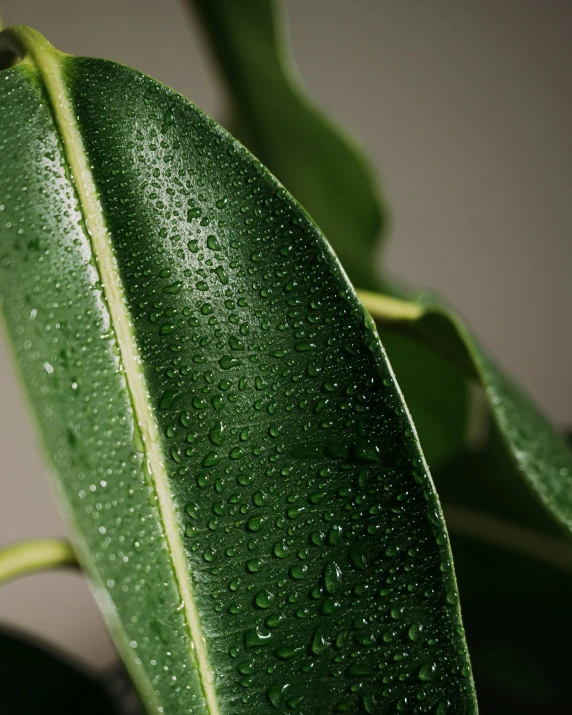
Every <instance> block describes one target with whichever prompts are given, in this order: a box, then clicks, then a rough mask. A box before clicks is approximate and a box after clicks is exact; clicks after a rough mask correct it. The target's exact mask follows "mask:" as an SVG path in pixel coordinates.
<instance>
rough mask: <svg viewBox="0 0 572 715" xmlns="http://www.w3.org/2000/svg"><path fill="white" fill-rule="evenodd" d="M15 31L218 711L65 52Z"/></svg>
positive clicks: (199, 662) (194, 658)
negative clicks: (65, 180)
mask: <svg viewBox="0 0 572 715" xmlns="http://www.w3.org/2000/svg"><path fill="white" fill-rule="evenodd" d="M18 36H19V38H20V39H21V40H22V41H23V44H24V47H25V49H26V51H27V53H28V54H29V55H30V57H31V58H32V60H33V63H34V66H35V67H36V69H37V71H38V73H39V75H40V77H41V79H42V81H43V84H44V87H45V89H46V92H47V94H48V97H49V100H50V104H51V110H52V113H53V116H54V120H55V124H56V126H57V128H58V133H59V135H60V138H61V142H62V146H63V150H64V154H65V156H66V159H67V163H68V168H69V171H70V175H71V178H72V181H73V184H74V187H75V191H76V194H77V197H78V201H79V206H80V211H81V213H82V216H83V218H84V221H85V226H86V229H87V230H86V234H87V238H88V240H89V242H90V245H91V248H92V251H93V255H94V258H95V261H96V264H97V268H98V272H99V277H100V279H101V283H102V286H103V296H104V298H105V302H106V305H107V308H108V310H109V314H110V317H111V322H112V326H113V329H114V332H115V337H116V340H117V345H118V348H119V353H120V359H121V362H122V364H123V367H124V371H125V379H126V383H127V389H128V391H129V395H130V398H131V404H132V407H133V413H134V418H135V421H136V423H137V426H138V427H139V430H140V432H141V435H142V437H143V444H144V449H145V456H146V458H147V463H148V465H149V472H150V476H151V479H152V482H153V485H154V488H155V492H156V495H157V502H158V511H159V515H160V518H161V524H162V527H163V534H164V537H165V540H166V542H167V544H168V547H169V555H170V557H171V561H172V565H173V571H174V574H175V579H176V582H177V588H178V591H179V595H180V597H181V601H182V603H183V610H184V614H185V620H186V625H187V627H188V630H189V634H190V644H189V645H190V647H189V657H190V659H191V662H192V663H196V666H197V671H198V676H199V681H200V684H201V687H202V690H203V695H204V697H205V701H206V706H207V711H208V713H209V715H221V711H220V709H219V705H218V699H217V695H216V691H215V688H214V671H213V668H212V666H211V664H210V662H209V658H208V654H207V650H206V646H205V641H204V638H203V635H202V628H201V622H200V617H199V614H198V611H197V608H196V604H195V599H194V596H193V590H192V587H191V582H190V577H189V576H190V575H189V572H188V570H187V566H186V558H185V553H184V549H183V546H182V543H181V539H180V535H179V532H178V530H177V520H176V511H175V507H174V504H173V501H172V497H171V493H170V490H169V486H168V476H167V470H166V468H165V464H164V460H163V454H162V450H161V446H160V444H161V443H160V436H159V431H158V428H157V425H156V423H155V421H154V419H153V417H152V406H151V404H150V400H149V398H148V391H147V388H146V384H145V376H144V374H143V371H142V370H141V369H140V365H141V358H140V356H139V351H138V349H137V344H136V341H135V337H134V335H133V331H132V329H131V324H130V316H129V309H128V307H127V304H126V301H125V298H124V296H123V291H122V288H121V278H120V273H119V269H118V267H117V264H116V261H115V257H114V254H113V249H112V246H111V241H110V238H109V235H108V232H107V229H106V226H105V219H104V215H103V209H102V207H101V203H100V201H99V197H98V192H97V189H96V186H95V182H94V180H93V177H92V175H91V172H90V169H89V166H88V163H87V159H86V153H85V149H84V146H83V140H82V137H81V133H80V131H79V129H78V126H77V123H76V120H75V118H74V115H73V112H72V109H71V103H70V101H69V98H68V93H67V88H66V85H65V83H64V81H63V79H62V72H61V63H62V58H64V57H65V55H64V54H63V53H60V52H58V51H57V50H56V49H55V48H53V47H52V46H51V45H50V44H49V43H48V42H46V41H45V40H44V39H43V38H42V37H41V36H40V35H39V34H38V33H36V32H35V31H33V30H30V29H29V28H22V29H20V28H19V29H18Z"/></svg>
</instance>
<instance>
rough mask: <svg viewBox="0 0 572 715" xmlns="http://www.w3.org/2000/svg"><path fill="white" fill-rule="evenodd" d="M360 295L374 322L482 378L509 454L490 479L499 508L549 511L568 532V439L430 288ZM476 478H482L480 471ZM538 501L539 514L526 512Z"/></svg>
mask: <svg viewBox="0 0 572 715" xmlns="http://www.w3.org/2000/svg"><path fill="white" fill-rule="evenodd" d="M360 295H361V298H362V300H363V302H364V304H365V305H366V307H367V308H368V310H369V311H370V313H371V314H372V316H374V318H375V319H376V320H378V321H379V322H380V323H384V324H385V325H386V326H392V327H393V328H394V329H399V328H401V329H403V330H406V331H409V332H411V333H413V334H415V335H417V336H418V337H419V338H420V339H421V340H423V341H425V342H426V343H427V344H428V345H431V346H432V347H433V349H434V350H436V351H438V352H440V353H441V354H443V355H446V356H447V358H448V359H449V360H451V361H452V362H453V363H454V364H456V365H457V366H458V367H459V368H460V369H462V370H463V371H464V372H465V373H466V374H467V375H468V376H470V377H473V378H476V379H477V380H478V381H479V382H480V383H481V384H482V386H483V388H484V390H485V394H486V397H487V401H488V405H489V407H490V411H491V414H492V417H493V419H494V423H495V426H496V429H497V430H498V433H499V435H500V437H501V440H502V446H503V447H504V449H505V450H506V451H507V453H508V455H509V456H510V467H511V468H508V469H503V470H502V472H501V473H500V474H502V476H499V478H498V479H495V480H493V481H494V485H492V484H491V487H492V489H493V491H495V492H496V494H497V495H499V497H498V498H500V499H501V501H502V504H503V506H502V508H503V510H506V509H511V505H512V510H511V516H512V517H513V518H515V519H519V518H524V519H525V522H526V520H527V519H528V518H534V519H535V520H540V521H545V520H546V516H549V517H550V519H552V520H553V521H554V522H555V524H557V525H558V527H559V528H560V529H562V530H563V531H564V533H565V534H567V536H568V537H570V536H572V490H571V489H570V484H571V480H572V452H571V450H570V448H569V446H568V444H567V443H566V441H565V439H564V438H563V437H562V436H561V435H560V434H559V433H558V432H557V430H556V429H555V428H554V427H553V426H552V425H551V424H550V422H549V421H548V420H547V419H546V417H545V416H544V415H543V414H542V413H541V412H540V411H539V410H538V409H537V408H536V406H535V405H534V404H533V403H532V401H531V400H530V399H529V398H528V396H527V395H525V394H524V393H523V392H522V391H521V390H520V389H519V388H518V387H517V386H516V385H515V384H514V382H513V381H512V380H511V379H510V378H509V377H508V376H507V375H505V374H504V373H503V371H502V370H501V369H500V368H499V367H498V366H497V365H496V363H495V362H494V360H493V359H492V358H490V356H489V355H488V354H487V353H486V352H485V351H484V350H483V349H482V348H481V347H480V346H479V345H478V343H477V342H476V341H475V339H474V338H473V336H472V334H471V332H470V331H469V329H468V328H467V327H466V325H465V324H464V322H463V321H462V320H461V319H460V318H459V316H458V315H457V314H456V313H455V312H454V311H452V310H450V309H449V308H448V307H447V306H445V305H444V304H442V303H441V302H440V301H439V300H438V299H436V298H435V297H433V296H431V295H430V294H422V295H421V296H420V300H419V301H418V302H409V301H401V300H398V299H396V298H393V297H390V296H384V295H377V294H372V293H366V292H362V293H360ZM499 451H500V450H497V452H499ZM497 476H498V475H497ZM482 478H484V479H485V480H486V476H485V477H482ZM457 485H458V481H457ZM453 488H454V485H453ZM462 493H463V492H462V490H461V491H459V490H458V489H457V490H454V494H455V495H456V497H455V498H458V499H462V498H463V496H462ZM531 496H532V499H530V497H531ZM515 498H516V499H517V500H521V504H522V503H524V502H527V503H528V504H527V507H526V511H524V510H523V509H522V508H521V507H520V506H519V508H517V509H516V510H515V509H514V502H515ZM531 502H533V504H531ZM538 506H540V507H541V509H540V511H542V514H541V515H539V514H536V513H535V514H534V517H532V516H531V514H532V512H534V511H535V507H536V509H537V508H538ZM519 515H520V516H519ZM542 526H543V527H545V526H546V525H545V524H542Z"/></svg>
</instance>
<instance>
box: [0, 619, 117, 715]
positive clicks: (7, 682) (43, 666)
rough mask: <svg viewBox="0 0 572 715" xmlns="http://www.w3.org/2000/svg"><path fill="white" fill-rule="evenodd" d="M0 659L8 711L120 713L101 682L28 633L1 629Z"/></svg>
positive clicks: (73, 714)
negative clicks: (27, 634) (34, 639)
mask: <svg viewBox="0 0 572 715" xmlns="http://www.w3.org/2000/svg"><path fill="white" fill-rule="evenodd" d="M0 662H1V663H2V712H4V713H7V715H24V713H43V712H53V713H58V715H77V713H85V715H113V714H114V713H115V714H116V715H118V711H117V710H116V708H115V707H114V705H113V703H112V701H111V699H110V696H109V694H108V693H107V692H106V691H105V689H104V686H103V684H102V682H100V681H99V680H98V679H96V678H95V677H94V676H92V675H91V674H88V673H85V672H83V670H82V669H81V668H79V667H78V666H77V665H75V664H73V663H71V662H70V661H68V660H67V659H66V658H64V657H62V656H60V655H59V654H57V653H55V652H54V651H52V650H51V649H48V648H46V647H45V646H43V645H41V644H40V643H37V642H34V641H33V640H31V639H30V638H28V637H22V636H20V635H17V634H15V633H12V632H10V631H5V630H4V631H0Z"/></svg>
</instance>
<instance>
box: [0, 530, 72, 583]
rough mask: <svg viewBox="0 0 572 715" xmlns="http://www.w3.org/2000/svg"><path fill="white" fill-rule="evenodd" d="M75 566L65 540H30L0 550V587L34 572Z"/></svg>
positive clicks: (68, 545) (70, 549)
mask: <svg viewBox="0 0 572 715" xmlns="http://www.w3.org/2000/svg"><path fill="white" fill-rule="evenodd" d="M61 566H77V559H76V557H75V553H74V551H73V549H72V547H71V544H70V543H69V542H68V541H65V539H31V540H30V541H20V542H17V543H15V544H10V545H9V546H4V547H3V548H1V549H0V585H1V584H3V583H7V582H8V581H12V580H13V579H15V578H19V577H20V576H27V575H28V574H31V573H35V572H36V571H43V570H44V569H53V568H58V567H61Z"/></svg>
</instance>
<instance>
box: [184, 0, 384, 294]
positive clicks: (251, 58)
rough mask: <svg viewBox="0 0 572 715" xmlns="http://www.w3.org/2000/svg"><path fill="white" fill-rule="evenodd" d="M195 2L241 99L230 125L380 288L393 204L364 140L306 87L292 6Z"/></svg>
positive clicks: (355, 268) (345, 257)
mask: <svg viewBox="0 0 572 715" xmlns="http://www.w3.org/2000/svg"><path fill="white" fill-rule="evenodd" d="M193 5H194V7H195V8H196V10H197V12H198V15H199V17H200V18H201V20H202V22H203V26H204V28H205V30H206V32H207V34H208V37H209V39H210V41H211V43H212V45H213V49H214V50H215V58H216V60H217V62H218V64H219V66H220V68H221V70H222V73H223V76H224V79H225V81H226V85H227V87H228V89H229V92H230V94H231V97H232V99H233V100H234V101H233V105H232V118H233V119H232V122H231V123H230V125H229V127H228V128H229V130H230V131H231V132H232V133H233V134H234V135H235V136H237V137H238V138H239V139H240V140H241V141H243V142H244V143H245V145H246V146H247V147H248V148H249V149H250V150H251V151H252V152H253V153H254V154H255V155H256V156H257V157H258V158H259V159H260V160H261V161H262V162H263V163H264V164H265V165H266V166H268V168H269V169H270V170H271V171H272V172H273V173H274V174H275V175H276V176H277V177H278V178H279V179H280V181H281V182H282V183H283V184H284V185H285V186H286V188H287V189H289V190H290V191H291V192H292V193H293V194H294V196H295V197H296V198H297V199H298V201H300V203H301V204H302V206H304V208H305V209H306V210H307V211H308V213H309V214H310V215H311V216H312V217H313V218H314V219H315V221H316V222H317V224H318V225H319V226H320V228H321V229H322V231H323V232H324V234H325V235H326V236H327V238H328V241H329V242H330V244H331V246H332V248H333V249H334V251H335V252H336V253H337V255H338V257H339V258H340V260H341V262H342V264H343V266H344V268H345V270H346V271H347V272H348V275H349V276H350V278H351V280H352V281H353V282H354V283H355V284H356V285H359V286H360V287H362V288H371V289H372V290H375V289H377V288H379V286H380V280H381V279H380V276H379V272H378V270H377V268H376V261H375V260H372V258H373V257H374V256H375V255H376V254H377V253H378V251H379V247H380V242H381V240H382V238H383V236H384V235H385V232H386V230H387V218H386V209H385V207H384V206H383V204H382V201H381V198H380V192H379V189H378V187H377V185H376V181H375V179H374V175H373V172H372V169H371V166H370V164H369V162H368V160H367V158H366V156H365V154H364V153H363V152H362V150H361V149H360V148H359V146H358V144H357V142H355V141H354V140H353V139H352V138H350V136H349V135H347V134H346V133H345V132H344V131H343V130H342V129H341V128H340V127H338V126H336V124H334V123H333V122H332V121H331V120H330V119H329V118H328V117H327V116H326V115H325V114H324V113H323V112H322V111H321V110H319V109H318V107H317V106H316V105H315V104H314V102H313V101H312V100H311V99H310V98H309V96H308V94H307V92H306V91H305V89H304V88H303V86H302V82H301V80H300V78H299V76H298V74H297V72H296V70H295V67H294V61H293V58H292V55H291V51H290V46H289V38H288V36H287V32H286V29H285V26H286V21H287V18H286V13H285V12H283V13H282V12H280V10H281V9H282V8H281V6H280V5H279V4H278V3H277V2H272V1H270V2H269V0H246V2H240V3H232V2H230V3H229V2H226V1H225V0H194V2H193ZM284 9H285V8H284Z"/></svg>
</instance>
